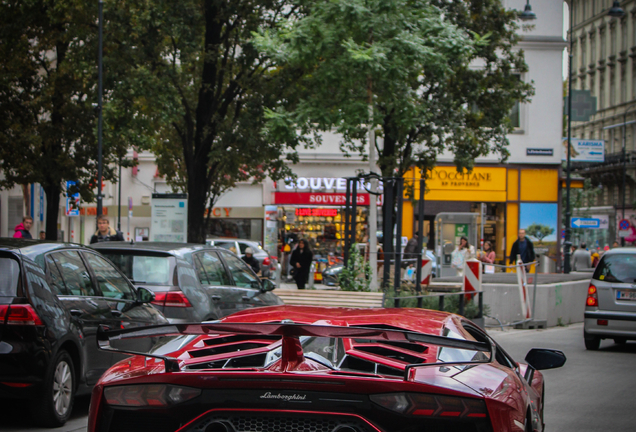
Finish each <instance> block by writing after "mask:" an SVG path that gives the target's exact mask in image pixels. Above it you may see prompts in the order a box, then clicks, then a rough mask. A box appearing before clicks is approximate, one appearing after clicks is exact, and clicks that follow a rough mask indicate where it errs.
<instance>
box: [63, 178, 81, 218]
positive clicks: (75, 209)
mask: <svg viewBox="0 0 636 432" xmlns="http://www.w3.org/2000/svg"><path fill="white" fill-rule="evenodd" d="M72 186H75V182H74V181H67V182H66V216H79V215H80V210H79V206H80V194H79V193H74V194H69V190H70V189H71V187H72Z"/></svg>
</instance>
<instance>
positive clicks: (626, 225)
mask: <svg viewBox="0 0 636 432" xmlns="http://www.w3.org/2000/svg"><path fill="white" fill-rule="evenodd" d="M630 226H631V224H630V223H629V221H628V220H627V219H621V221H620V222H619V223H618V229H619V230H621V231H625V230H628V229H629V227H630Z"/></svg>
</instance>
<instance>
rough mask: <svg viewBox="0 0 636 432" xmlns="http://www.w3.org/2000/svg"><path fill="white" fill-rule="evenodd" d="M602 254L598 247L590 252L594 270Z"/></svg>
mask: <svg viewBox="0 0 636 432" xmlns="http://www.w3.org/2000/svg"><path fill="white" fill-rule="evenodd" d="M602 253H603V252H601V248H600V247H597V248H596V249H595V250H593V251H592V267H594V268H596V266H597V265H598V262H599V261H600V260H601V255H602Z"/></svg>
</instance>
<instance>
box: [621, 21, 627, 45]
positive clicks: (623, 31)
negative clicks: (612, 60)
mask: <svg viewBox="0 0 636 432" xmlns="http://www.w3.org/2000/svg"><path fill="white" fill-rule="evenodd" d="M626 49H627V20H626V19H622V20H621V51H625V50H626Z"/></svg>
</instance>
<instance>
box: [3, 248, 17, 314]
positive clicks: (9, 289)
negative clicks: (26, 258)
mask: <svg viewBox="0 0 636 432" xmlns="http://www.w3.org/2000/svg"><path fill="white" fill-rule="evenodd" d="M0 275H2V277H0V297H15V296H16V295H17V293H18V284H19V282H20V265H19V264H18V262H17V261H16V260H14V259H11V258H4V257H2V258H0ZM0 303H1V301H0Z"/></svg>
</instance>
